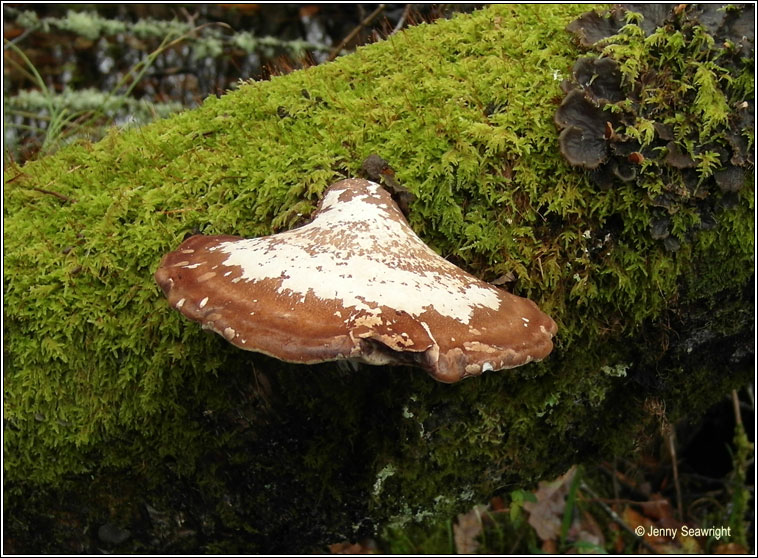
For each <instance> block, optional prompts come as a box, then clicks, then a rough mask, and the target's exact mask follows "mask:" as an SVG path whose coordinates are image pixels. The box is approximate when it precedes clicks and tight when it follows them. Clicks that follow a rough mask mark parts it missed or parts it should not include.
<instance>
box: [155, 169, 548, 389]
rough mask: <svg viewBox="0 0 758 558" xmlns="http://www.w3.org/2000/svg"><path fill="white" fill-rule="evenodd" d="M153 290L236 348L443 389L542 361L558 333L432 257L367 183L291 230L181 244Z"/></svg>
mask: <svg viewBox="0 0 758 558" xmlns="http://www.w3.org/2000/svg"><path fill="white" fill-rule="evenodd" d="M155 279H156V281H157V282H158V284H159V285H160V287H161V288H162V289H163V292H164V293H165V295H166V297H167V298H168V300H169V303H170V304H171V305H172V306H173V307H174V308H176V309H177V310H179V311H180V312H181V313H182V314H184V316H186V317H188V318H190V319H191V320H194V321H197V322H200V323H201V324H202V326H203V327H204V328H207V329H211V330H213V331H215V332H216V333H218V334H220V335H222V336H223V337H224V338H225V339H226V340H227V341H229V342H231V343H232V344H234V345H236V346H237V347H240V348H242V349H247V350H251V351H258V352H261V353H265V354H268V355H270V356H274V357H276V358H279V359H281V360H285V361H289V362H296V363H316V362H323V361H330V360H339V359H351V360H357V361H361V362H365V363H368V364H407V365H415V366H419V367H421V368H423V369H425V370H426V371H427V372H429V373H430V374H431V375H432V376H433V377H434V378H435V379H437V380H439V381H442V382H456V381H458V380H460V379H462V378H465V377H467V376H475V375H478V374H481V373H482V372H485V371H487V370H499V369H505V368H513V367H516V366H520V365H522V364H526V363H528V362H531V361H536V360H541V359H543V358H544V357H546V356H547V355H548V354H549V353H550V351H551V350H552V347H553V343H552V337H553V335H555V333H556V331H557V326H556V324H555V322H554V321H553V320H552V319H551V318H550V317H549V316H547V315H546V314H544V313H543V312H541V311H540V310H539V308H537V305H536V304H535V303H534V302H532V301H530V300H527V299H525V298H521V297H518V296H515V295H512V294H510V293H508V292H506V291H503V290H501V289H498V288H497V287H494V286H492V285H489V284H487V283H485V282H483V281H481V280H479V279H477V278H476V277H474V276H472V275H470V274H468V273H466V272H465V271H463V270H462V269H460V268H458V267H456V266H455V265H453V264H451V263H450V262H448V261H447V260H445V259H444V258H441V257H440V256H438V255H437V254H436V253H435V252H434V251H433V250H432V249H431V248H429V247H428V246H426V245H425V244H424V243H423V242H422V241H421V239H420V238H419V237H418V236H416V234H415V233H414V232H413V230H412V229H411V228H410V226H409V225H408V223H407V222H406V220H405V218H404V217H403V214H402V213H401V211H400V210H399V208H398V207H397V205H396V204H395V203H394V202H393V200H392V198H391V197H390V195H389V194H388V193H387V192H386V191H385V190H384V189H383V188H382V187H381V186H379V185H378V184H375V183H373V182H369V181H367V180H359V179H347V180H342V181H340V182H337V183H335V184H333V185H332V186H330V187H329V188H328V189H327V191H326V193H325V195H324V197H323V199H322V201H321V204H320V206H319V208H318V210H317V211H316V212H315V213H314V218H313V220H312V221H311V222H310V223H308V224H307V225H304V226H302V227H300V228H298V229H294V230H291V231H287V232H283V233H279V234H276V235H272V236H266V237H260V238H251V239H245V238H240V237H235V236H227V235H223V236H202V235H196V236H192V237H190V238H189V239H187V240H186V241H184V242H183V243H182V244H181V245H180V246H179V247H178V248H177V249H176V250H175V251H173V252H170V253H169V254H167V255H166V256H165V257H164V258H163V260H162V261H161V263H160V266H159V267H158V270H157V271H156V272H155Z"/></svg>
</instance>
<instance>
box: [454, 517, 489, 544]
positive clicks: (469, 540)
mask: <svg viewBox="0 0 758 558" xmlns="http://www.w3.org/2000/svg"><path fill="white" fill-rule="evenodd" d="M486 513H487V507H486V506H474V507H473V508H472V509H471V511H469V512H467V513H462V514H460V515H459V516H458V521H456V523H455V525H453V536H454V538H455V550H456V551H457V552H458V554H476V552H477V550H478V549H479V541H478V540H476V539H477V537H478V536H479V535H481V534H482V515H484V514H486Z"/></svg>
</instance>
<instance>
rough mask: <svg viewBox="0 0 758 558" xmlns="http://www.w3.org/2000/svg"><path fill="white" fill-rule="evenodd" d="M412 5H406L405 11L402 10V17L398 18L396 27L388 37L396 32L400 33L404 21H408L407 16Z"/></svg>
mask: <svg viewBox="0 0 758 558" xmlns="http://www.w3.org/2000/svg"><path fill="white" fill-rule="evenodd" d="M412 5H413V4H406V5H405V9H404V10H403V15H401V16H400V19H399V20H398V22H397V25H395V28H394V29H393V30H392V32H391V33H390V36H392V35H394V34H395V33H397V32H398V31H400V30H401V29H402V28H403V25H405V20H406V19H408V15H409V14H410V13H411V6H412Z"/></svg>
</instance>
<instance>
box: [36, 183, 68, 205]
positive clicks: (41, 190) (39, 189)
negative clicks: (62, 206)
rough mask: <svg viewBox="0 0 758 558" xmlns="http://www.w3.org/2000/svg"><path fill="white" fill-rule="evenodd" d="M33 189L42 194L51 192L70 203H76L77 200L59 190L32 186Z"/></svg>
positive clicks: (50, 193) (52, 194)
mask: <svg viewBox="0 0 758 558" xmlns="http://www.w3.org/2000/svg"><path fill="white" fill-rule="evenodd" d="M32 190H34V191H36V192H39V193H41V194H49V195H51V196H55V197H56V198H58V199H59V200H63V201H65V202H68V203H76V200H75V199H73V198H69V197H68V196H64V195H63V194H59V193H58V192H53V191H52V190H45V189H43V188H36V187H34V186H32Z"/></svg>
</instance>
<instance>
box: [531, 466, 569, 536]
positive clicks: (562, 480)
mask: <svg viewBox="0 0 758 558" xmlns="http://www.w3.org/2000/svg"><path fill="white" fill-rule="evenodd" d="M574 472H575V469H574V467H572V468H571V469H569V470H568V472H567V473H565V474H564V475H562V476H560V477H558V478H557V479H556V480H554V481H551V482H545V481H540V483H539V485H538V488H537V491H536V492H535V493H534V495H535V496H536V497H537V501H536V502H524V509H525V510H526V511H527V512H529V525H531V526H532V527H534V530H535V531H536V532H537V536H538V537H539V538H540V539H542V540H543V541H546V540H549V539H556V538H558V536H559V535H560V533H561V522H562V521H563V509H564V508H565V506H566V496H567V495H568V491H569V486H571V480H572V479H573V478H574Z"/></svg>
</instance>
